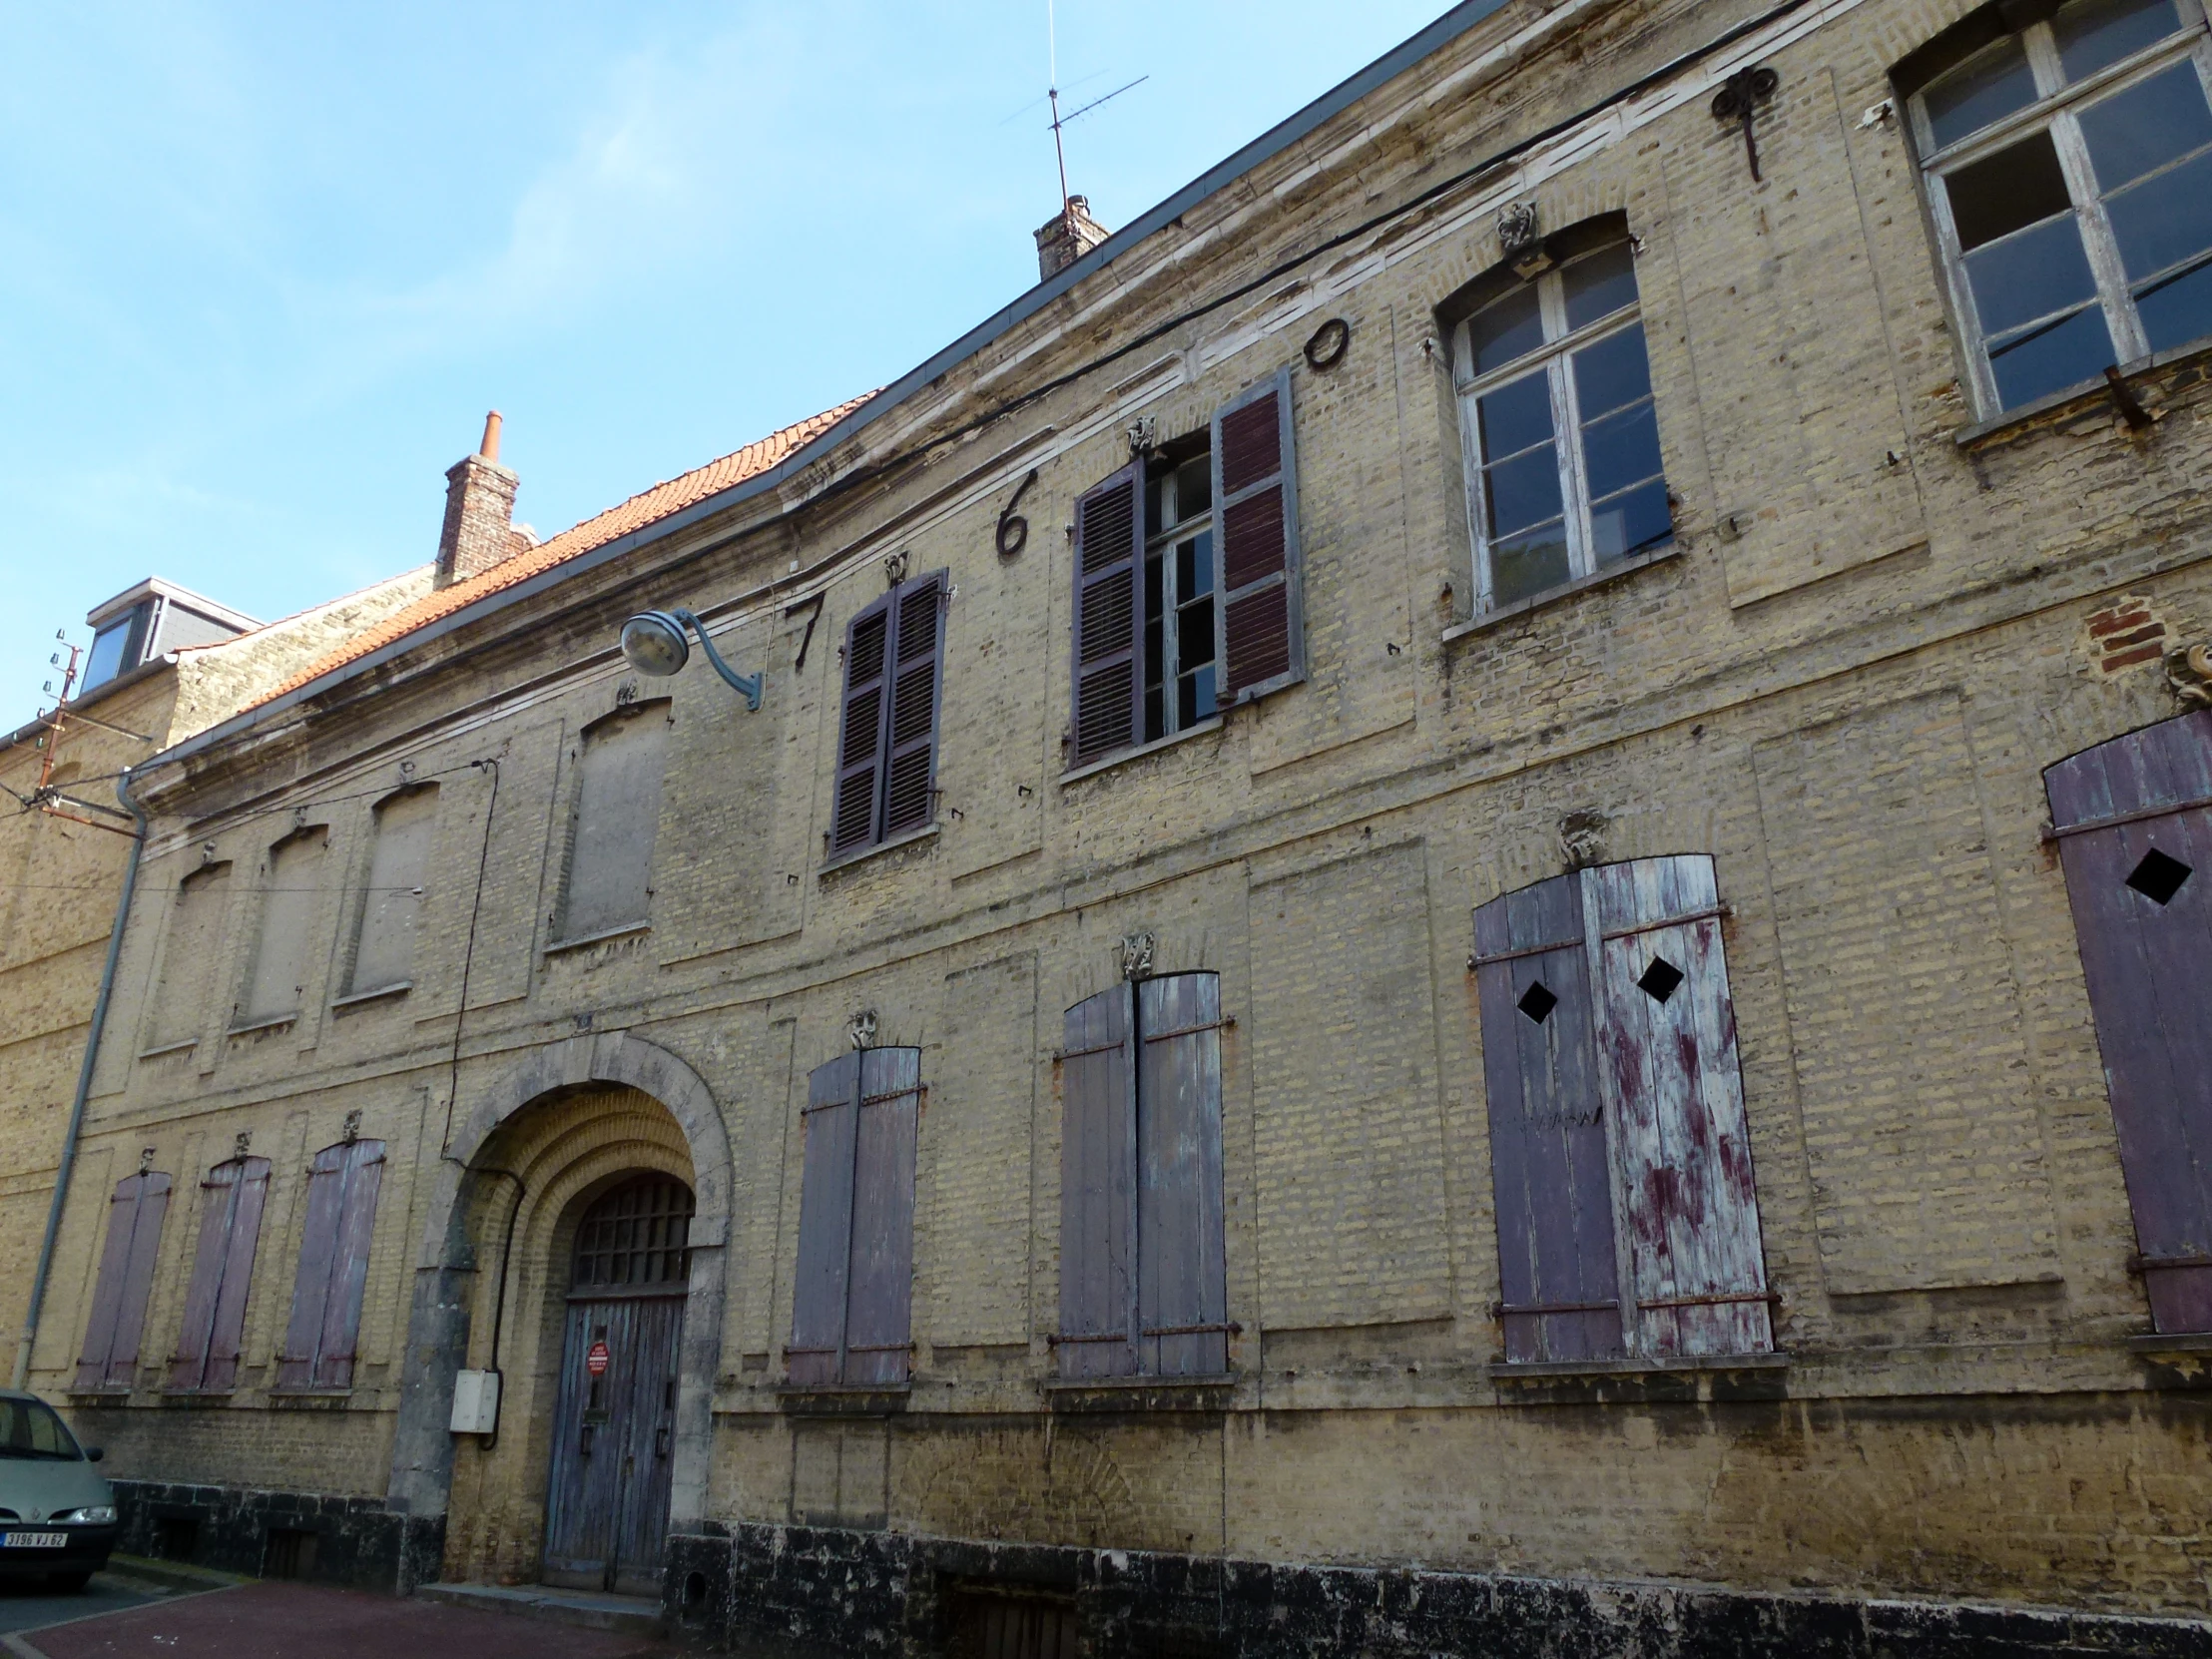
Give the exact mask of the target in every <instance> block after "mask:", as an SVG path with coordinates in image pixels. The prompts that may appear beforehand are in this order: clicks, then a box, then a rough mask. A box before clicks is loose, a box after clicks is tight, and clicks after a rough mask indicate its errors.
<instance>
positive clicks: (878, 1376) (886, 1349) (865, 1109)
mask: <svg viewBox="0 0 2212 1659" xmlns="http://www.w3.org/2000/svg"><path fill="white" fill-rule="evenodd" d="M920 1106H921V1050H920V1049H918V1048H870V1049H867V1050H866V1051H864V1052H863V1053H862V1054H861V1056H860V1105H859V1116H858V1123H857V1127H856V1129H855V1131H854V1134H853V1154H852V1165H853V1167H852V1250H851V1255H850V1258H849V1262H850V1266H849V1267H848V1268H847V1270H846V1278H845V1326H844V1352H845V1365H844V1379H843V1380H844V1382H846V1383H854V1384H862V1385H864V1384H870V1383H872V1384H896V1383H904V1382H905V1381H906V1374H907V1370H908V1367H907V1342H908V1339H909V1335H910V1311H911V1308H912V1303H913V1284H914V1133H915V1126H916V1119H917V1116H918V1113H919V1109H920Z"/></svg>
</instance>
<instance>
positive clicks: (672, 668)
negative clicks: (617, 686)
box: [622, 610, 766, 710]
mask: <svg viewBox="0 0 2212 1659" xmlns="http://www.w3.org/2000/svg"><path fill="white" fill-rule="evenodd" d="M687 624H688V625H689V626H690V628H691V631H692V632H693V633H695V634H697V635H698V636H699V643H700V644H701V645H702V646H704V647H705V648H706V652H707V661H709V662H710V663H712V664H714V665H715V672H716V673H717V674H719V675H721V676H722V677H723V679H725V680H727V681H728V682H729V683H730V689H731V690H732V691H734V692H736V693H738V695H739V696H741V697H743V698H744V699H745V706H746V708H747V709H748V710H758V709H759V708H760V706H761V681H762V680H763V679H764V678H766V676H765V675H764V674H740V673H739V672H738V671H737V670H736V669H734V668H732V667H731V666H730V665H729V664H728V663H726V662H724V661H723V660H722V653H721V652H719V651H717V650H716V649H715V642H714V641H713V640H711V639H709V638H708V637H707V628H706V624H704V623H702V622H701V621H700V620H699V618H697V617H696V616H694V615H692V613H691V612H689V611H682V610H678V611H640V612H639V613H638V614H637V615H636V616H634V617H632V618H631V619H630V620H629V621H628V622H625V623H624V624H623V625H622V655H623V657H624V658H625V659H627V660H628V662H629V664H630V666H631V667H632V668H634V669H636V670H637V671H638V672H639V673H640V674H650V675H652V676H653V677H654V678H655V679H656V680H659V679H665V678H666V677H667V676H669V675H671V674H676V673H679V672H680V671H681V670H682V669H683V666H684V665H685V664H686V663H688V662H690V661H691V646H690V644H689V643H688V642H687V641H686V640H685V638H684V629H685V627H686V625H687Z"/></svg>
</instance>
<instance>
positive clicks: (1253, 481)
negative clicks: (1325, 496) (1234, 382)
mask: <svg viewBox="0 0 2212 1659" xmlns="http://www.w3.org/2000/svg"><path fill="white" fill-rule="evenodd" d="M1213 453H1214V513H1215V517H1216V519H1217V521H1218V522H1219V523H1220V526H1221V534H1220V537H1219V545H1220V547H1221V604H1220V605H1219V606H1218V607H1217V608H1216V610H1215V623H1214V628H1215V641H1216V645H1215V660H1216V661H1217V662H1219V663H1220V664H1221V665H1222V696H1221V702H1222V706H1223V707H1225V708H1226V707H1229V706H1230V705H1233V704H1237V703H1244V702H1248V701H1250V700H1251V699H1253V698H1256V697H1263V696H1265V695H1266V694H1267V693H1269V692H1272V691H1277V690H1279V689H1281V688H1282V687H1284V686H1288V685H1292V684H1295V683H1296V682H1298V681H1300V680H1303V679H1305V678H1306V604H1305V595H1304V592H1303V580H1304V564H1303V560H1302V558H1301V556H1300V551H1299V538H1298V468H1297V455H1296V442H1295V433H1294V430H1293V426H1292V422H1291V371H1290V370H1289V369H1288V368H1284V369H1282V370H1280V371H1278V372H1277V374H1276V375H1275V377H1274V378H1273V379H1271V380H1268V381H1266V382H1264V383H1263V384H1261V385H1259V386H1256V387H1254V388H1253V389H1252V390H1250V391H1248V392H1246V393H1245V394H1244V395H1243V396H1241V397H1239V398H1237V399H1236V400H1235V401H1233V402H1230V403H1226V404H1224V405H1223V406H1222V407H1221V408H1220V409H1219V410H1217V411H1216V412H1215V415H1214V432H1213Z"/></svg>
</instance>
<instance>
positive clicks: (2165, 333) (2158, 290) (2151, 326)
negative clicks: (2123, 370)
mask: <svg viewBox="0 0 2212 1659" xmlns="http://www.w3.org/2000/svg"><path fill="white" fill-rule="evenodd" d="M2135 311H2136V314H2137V315H2138V316H2140V317H2141V318H2142V319H2143V333H2144V335H2145V336H2146V337H2147V338H2148V339H2149V341H2150V348H2151V349H2152V350H2153V351H2170V350H2172V349H2173V348H2174V347H2175V346H2177V345H2186V344H2188V343H2189V341H2191V340H2193V339H2202V338H2204V336H2205V335H2207V334H2212V263H2207V264H2205V265H2200V266H2198V267H2197V268H2196V270H2194V271H2192V272H2189V273H2188V274H2187V275H2185V276H2181V277H2174V278H2172V279H2171V280H2169V281H2166V282H2162V283H2160V284H2159V285H2158V286H2157V287H2154V288H2152V289H2150V290H2149V291H2148V292H2145V293H2139V294H2137V295H2136V296H2135Z"/></svg>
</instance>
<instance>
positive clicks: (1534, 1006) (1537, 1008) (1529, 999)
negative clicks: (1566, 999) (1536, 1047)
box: [1513, 979, 1559, 1025]
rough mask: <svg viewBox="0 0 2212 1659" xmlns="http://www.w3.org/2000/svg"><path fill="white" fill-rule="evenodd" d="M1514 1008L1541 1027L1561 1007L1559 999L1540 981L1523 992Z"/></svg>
mask: <svg viewBox="0 0 2212 1659" xmlns="http://www.w3.org/2000/svg"><path fill="white" fill-rule="evenodd" d="M1513 1006H1514V1007H1516V1008H1518V1009H1519V1010H1520V1011H1521V1012H1522V1013H1524V1014H1526V1015H1527V1016H1528V1017H1529V1018H1530V1019H1532V1020H1534V1021H1535V1022H1536V1023H1537V1024H1538V1025H1541V1024H1543V1022H1544V1021H1545V1020H1547V1019H1549V1018H1550V1017H1551V1010H1552V1009H1554V1008H1556V1007H1558V1006H1559V999H1558V998H1557V997H1556V996H1553V995H1552V994H1551V992H1550V991H1548V990H1546V989H1545V988H1544V982H1543V981H1542V980H1541V979H1539V980H1537V981H1536V982H1535V983H1534V984H1533V985H1531V986H1529V987H1528V989H1526V990H1525V991H1523V992H1521V999H1520V1000H1519V1001H1518V1002H1516V1003H1514V1004H1513Z"/></svg>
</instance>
